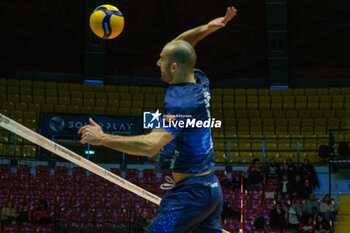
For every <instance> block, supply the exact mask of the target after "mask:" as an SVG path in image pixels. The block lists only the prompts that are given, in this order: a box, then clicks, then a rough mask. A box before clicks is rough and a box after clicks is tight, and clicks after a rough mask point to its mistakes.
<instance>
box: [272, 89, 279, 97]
mask: <svg viewBox="0 0 350 233" xmlns="http://www.w3.org/2000/svg"><path fill="white" fill-rule="evenodd" d="M280 95H281V89H271V90H270V96H280Z"/></svg>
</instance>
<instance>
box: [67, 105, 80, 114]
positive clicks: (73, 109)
mask: <svg viewBox="0 0 350 233" xmlns="http://www.w3.org/2000/svg"><path fill="white" fill-rule="evenodd" d="M67 113H73V114H78V113H80V106H79V105H69V106H67Z"/></svg>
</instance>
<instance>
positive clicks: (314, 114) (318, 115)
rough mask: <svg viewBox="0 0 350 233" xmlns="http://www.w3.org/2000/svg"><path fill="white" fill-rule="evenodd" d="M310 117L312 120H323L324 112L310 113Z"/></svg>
mask: <svg viewBox="0 0 350 233" xmlns="http://www.w3.org/2000/svg"><path fill="white" fill-rule="evenodd" d="M310 117H311V118H312V119H316V118H323V111H321V110H313V111H310Z"/></svg>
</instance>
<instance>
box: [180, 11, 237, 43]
mask: <svg viewBox="0 0 350 233" xmlns="http://www.w3.org/2000/svg"><path fill="white" fill-rule="evenodd" d="M236 14H237V10H236V8H235V7H234V6H232V7H227V10H226V14H225V16H223V17H219V18H216V19H213V20H211V21H210V22H209V23H207V24H204V25H201V26H198V27H196V28H193V29H190V30H188V31H185V32H183V33H181V34H180V35H179V36H178V37H176V38H175V39H174V40H185V41H187V42H188V43H190V44H191V45H192V46H193V47H195V46H196V44H197V43H198V42H199V41H200V40H202V39H204V38H205V37H207V36H208V35H210V34H211V33H213V32H215V31H217V30H218V29H220V28H223V27H225V26H226V24H227V23H228V22H229V21H230V20H231V19H233V17H235V15H236Z"/></svg>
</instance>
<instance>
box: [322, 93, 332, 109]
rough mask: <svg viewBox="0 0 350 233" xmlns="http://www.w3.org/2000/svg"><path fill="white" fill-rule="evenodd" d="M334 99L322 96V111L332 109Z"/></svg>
mask: <svg viewBox="0 0 350 233" xmlns="http://www.w3.org/2000/svg"><path fill="white" fill-rule="evenodd" d="M331 105H332V97H331V96H329V95H322V96H320V110H328V109H331Z"/></svg>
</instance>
